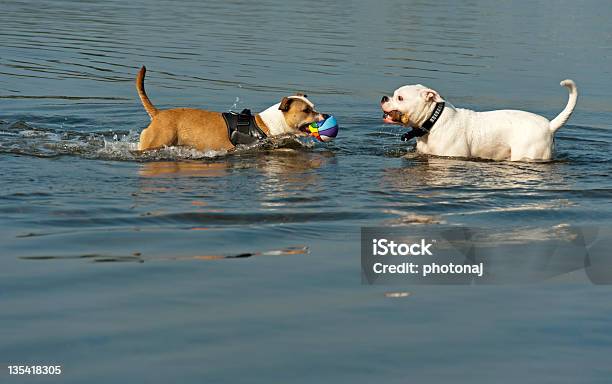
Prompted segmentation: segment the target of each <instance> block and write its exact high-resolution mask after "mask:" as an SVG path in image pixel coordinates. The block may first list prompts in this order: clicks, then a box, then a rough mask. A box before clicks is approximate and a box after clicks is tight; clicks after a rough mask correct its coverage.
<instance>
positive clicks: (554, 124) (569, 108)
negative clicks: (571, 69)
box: [550, 79, 578, 133]
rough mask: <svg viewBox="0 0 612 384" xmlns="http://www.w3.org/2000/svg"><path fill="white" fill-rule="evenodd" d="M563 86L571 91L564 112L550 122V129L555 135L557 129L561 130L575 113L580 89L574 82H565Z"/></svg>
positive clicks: (562, 83)
mask: <svg viewBox="0 0 612 384" xmlns="http://www.w3.org/2000/svg"><path fill="white" fill-rule="evenodd" d="M561 85H562V86H564V87H565V88H567V89H568V90H569V100H568V101H567V105H566V106H565V109H563V111H561V113H560V114H559V115H558V116H557V117H555V118H554V119H553V120H551V122H550V129H551V131H553V133H555V132H556V131H557V129H559V128H561V127H562V126H563V124H565V122H566V121H567V120H568V119H569V118H570V116H571V115H572V112H574V107H575V106H576V100H578V88H576V83H574V81H573V80H569V79H567V80H563V81H562V82H561Z"/></svg>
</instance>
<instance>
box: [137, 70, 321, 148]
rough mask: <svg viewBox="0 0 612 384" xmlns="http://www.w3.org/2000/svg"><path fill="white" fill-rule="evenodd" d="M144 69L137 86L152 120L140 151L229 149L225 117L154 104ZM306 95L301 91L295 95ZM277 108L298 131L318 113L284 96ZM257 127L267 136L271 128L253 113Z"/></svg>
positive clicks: (142, 134)
mask: <svg viewBox="0 0 612 384" xmlns="http://www.w3.org/2000/svg"><path fill="white" fill-rule="evenodd" d="M145 73H146V68H145V67H142V68H141V69H140V72H139V73H138V77H137V78H136V89H137V90H138V95H139V96H140V100H141V101H142V105H143V107H144V108H145V110H146V111H147V113H148V114H149V116H150V117H151V123H150V124H149V126H148V127H147V128H145V129H144V130H143V131H142V133H141V134H140V142H139V143H138V149H139V150H141V151H145V150H150V149H156V148H162V147H164V146H176V145H179V146H188V147H192V148H196V149H198V150H203V151H206V150H215V151H218V150H229V149H232V148H234V145H233V144H232V143H231V141H230V139H229V136H228V132H227V127H226V125H225V120H224V119H223V116H222V115H221V113H219V112H212V111H206V110H202V109H194V108H174V109H168V110H163V111H160V110H158V109H157V108H155V107H154V106H153V103H151V100H149V98H148V96H147V94H146V92H145V89H144V76H145ZM298 95H301V96H305V95H302V94H298ZM279 109H280V110H281V111H282V112H283V115H284V117H285V121H286V122H287V124H288V125H289V127H291V128H293V129H295V132H293V133H296V134H300V131H299V129H300V128H301V127H302V126H304V125H307V124H310V123H311V122H313V121H317V120H320V118H321V115H320V114H319V113H318V112H317V111H315V110H314V109H313V108H311V107H310V106H309V105H308V104H306V103H305V102H303V101H302V100H299V99H290V98H287V97H284V98H283V99H282V101H281V105H280V107H279ZM255 119H256V122H257V124H258V125H259V127H260V128H261V129H262V130H263V131H264V133H266V135H269V133H270V130H269V128H268V127H267V126H266V124H265V123H264V122H263V120H262V119H261V117H260V116H259V115H256V116H255Z"/></svg>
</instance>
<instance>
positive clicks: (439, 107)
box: [402, 102, 444, 141]
mask: <svg viewBox="0 0 612 384" xmlns="http://www.w3.org/2000/svg"><path fill="white" fill-rule="evenodd" d="M442 111H444V102H441V103H436V107H435V108H434V110H433V112H432V113H431V116H429V119H427V120H426V121H425V122H424V123H423V125H421V127H420V128H412V130H411V131H409V132H406V133H404V134H403V135H402V141H408V140H410V139H412V138H413V137H421V136H425V135H426V134H428V133H429V131H431V128H432V127H433V126H434V124H435V123H436V121H438V119H439V118H440V116H442Z"/></svg>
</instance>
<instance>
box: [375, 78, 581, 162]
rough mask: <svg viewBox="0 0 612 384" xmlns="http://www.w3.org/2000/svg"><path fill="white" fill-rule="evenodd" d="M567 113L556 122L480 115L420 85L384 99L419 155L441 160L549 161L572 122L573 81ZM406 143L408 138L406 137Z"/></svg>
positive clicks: (389, 119)
mask: <svg viewBox="0 0 612 384" xmlns="http://www.w3.org/2000/svg"><path fill="white" fill-rule="evenodd" d="M561 85H562V86H564V87H567V88H568V89H569V100H568V102H567V106H566V107H565V109H564V110H563V111H562V112H561V113H560V114H559V116H557V117H555V118H554V119H553V120H552V121H548V119H546V118H544V117H542V116H539V115H536V114H534V113H530V112H524V111H515V110H500V111H490V112H475V111H471V110H469V109H461V108H455V107H454V106H453V105H451V104H450V103H445V101H444V99H443V98H442V97H440V95H439V94H438V92H436V91H434V90H433V89H430V88H427V87H424V86H422V85H420V84H418V85H406V86H404V87H401V88H398V89H397V90H396V91H395V92H394V93H393V96H392V97H388V96H383V98H382V100H381V103H380V104H381V108H382V110H383V112H384V115H383V119H384V121H385V122H386V123H393V124H397V123H402V124H404V125H408V126H411V127H412V128H414V129H413V131H412V133H411V134H410V135H409V137H414V136H417V137H418V139H417V146H416V148H417V150H418V151H419V152H421V153H425V154H430V155H437V156H457V157H478V158H482V159H492V160H511V161H519V160H550V159H551V158H552V156H553V150H554V135H555V132H556V131H557V129H559V128H561V127H562V126H563V124H565V122H566V121H567V120H568V119H569V117H570V116H571V114H572V112H573V111H574V107H575V106H576V100H577V99H578V91H577V89H576V84H575V83H574V82H573V81H572V80H563V81H562V82H561ZM404 138H406V135H405V136H404Z"/></svg>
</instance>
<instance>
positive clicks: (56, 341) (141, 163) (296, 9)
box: [0, 0, 612, 383]
mask: <svg viewBox="0 0 612 384" xmlns="http://www.w3.org/2000/svg"><path fill="white" fill-rule="evenodd" d="M553 3H554V5H553ZM1 8H2V12H0V172H1V174H2V182H1V183H0V305H1V307H2V310H1V312H0V340H2V342H1V343H0V361H2V362H5V363H10V364H33V363H39V364H62V365H63V366H64V372H65V374H64V376H63V377H62V380H63V382H91V383H103V382H142V381H146V382H176V381H177V380H178V381H180V382H230V383H234V382H266V383H269V382H304V383H312V382H350V383H355V382H363V383H372V382H379V381H380V382H398V383H399V382H402V383H405V382H413V381H414V382H470V383H492V382H496V383H497V382H504V383H506V382H507V383H515V382H525V383H530V382H534V383H535V382H538V383H541V382H555V383H576V382H597V383H599V382H601V383H605V382H608V381H609V378H610V376H611V375H612V372H611V371H610V368H609V361H608V360H609V359H608V358H607V356H609V353H610V351H611V350H610V347H611V343H612V340H611V339H610V336H609V335H610V333H611V332H612V323H611V322H610V318H611V316H612V307H611V306H610V294H611V293H612V292H611V291H610V289H609V288H607V287H594V286H583V285H567V284H565V285H561V286H556V285H555V286H551V285H544V286H532V287H512V288H502V287H472V288H467V287H463V288H456V287H453V288H449V287H419V288H416V289H409V290H410V291H411V294H410V295H408V296H405V295H404V296H402V295H400V296H402V297H399V298H398V297H396V298H393V295H385V294H384V293H385V292H386V291H388V289H385V287H368V286H362V285H361V280H360V266H359V229H360V227H361V226H366V225H421V226H422V225H428V226H432V227H433V228H435V227H436V226H438V225H441V224H444V225H465V226H471V227H486V228H489V229H492V230H495V231H498V232H499V233H500V234H504V233H506V232H508V231H515V232H513V233H532V234H533V233H538V234H541V233H544V234H546V233H548V232H549V231H551V230H552V229H553V228H557V227H559V226H560V225H561V226H567V225H570V226H572V225H583V224H590V225H593V224H594V225H598V226H607V227H609V226H610V223H611V222H612V207H611V204H610V202H611V197H612V193H611V192H612V184H611V182H610V171H611V166H610V164H611V160H612V156H611V153H610V141H611V139H612V131H611V129H610V127H611V125H610V121H611V118H612V93H611V92H610V89H612V73H611V71H610V68H611V66H610V62H611V59H612V24H610V23H609V18H610V17H611V16H612V8H610V7H609V4H608V3H607V2H605V1H600V2H597V1H586V2H574V1H569V0H560V1H555V2H546V1H536V2H529V1H513V2H505V3H503V4H496V3H494V2H490V1H480V0H476V1H469V2H454V1H441V2H436V3H435V4H434V3H431V2H423V1H399V0H398V1H385V2H379V3H376V4H374V3H372V2H368V1H356V2H331V3H330V2H319V1H314V2H298V3H287V2H282V1H276V0H270V1H260V2H255V3H254V2H248V1H230V2H196V1H189V2H181V3H176V2H170V1H153V2H144V1H131V2H120V1H106V2H97V1H87V2H77V1H75V2H72V1H52V2H44V3H39V2H27V1H3V2H2V7H1ZM141 65H146V66H147V68H148V72H147V80H146V84H147V91H148V94H149V96H150V97H151V99H152V101H153V103H154V104H155V105H156V106H157V107H159V108H168V107H172V106H189V107H199V108H206V109H211V110H218V111H226V110H240V109H242V108H250V109H252V110H254V111H258V110H262V109H265V108H267V107H268V106H270V105H272V104H275V103H276V102H278V101H279V100H280V98H282V97H283V96H285V95H287V94H291V93H294V92H296V91H305V92H307V93H308V95H309V97H310V98H311V99H312V100H313V101H314V102H316V104H317V107H318V109H319V110H321V111H322V112H327V113H332V114H334V115H335V116H336V118H337V119H338V121H339V123H340V126H341V130H340V134H339V136H338V138H337V139H336V140H335V141H334V142H332V143H328V144H322V143H315V142H312V141H310V140H303V139H300V140H297V139H292V138H286V139H282V140H274V141H270V142H266V143H264V144H262V145H260V146H256V147H254V148H244V149H242V150H240V151H238V152H237V153H235V154H225V153H211V152H208V153H202V152H198V151H195V150H190V149H186V148H167V149H163V150H159V151H154V152H151V153H147V154H144V155H143V154H139V153H137V152H136V151H134V149H135V145H136V143H137V140H138V135H139V132H140V131H141V130H142V129H143V128H144V127H146V125H147V124H148V121H149V120H148V116H147V115H146V113H145V112H144V110H143V108H142V106H141V105H140V102H139V100H138V97H137V94H136V91H135V89H134V78H135V75H136V73H137V70H138V68H139V67H140V66H141ZM565 78H572V79H574V80H575V81H576V83H577V84H578V87H579V91H580V100H579V103H578V107H577V109H576V112H575V113H574V115H573V116H572V118H571V119H570V121H569V123H568V125H567V126H565V127H564V128H562V129H561V130H560V131H559V132H558V134H557V136H556V146H557V154H556V156H555V160H554V161H552V162H547V163H507V162H488V161H465V160H461V159H446V158H433V157H424V156H419V155H417V154H416V153H414V152H413V150H412V148H411V145H406V144H404V143H401V142H400V140H399V137H400V136H401V134H402V133H403V131H402V129H401V128H398V127H389V126H386V125H385V126H384V125H383V124H382V122H381V112H380V109H379V107H378V101H379V100H380V97H381V95H382V94H384V93H389V92H391V91H392V90H394V89H395V88H397V87H399V86H401V85H404V84H410V83H422V84H426V85H428V86H431V87H433V88H435V89H437V90H438V91H439V92H440V93H441V94H442V95H443V96H444V97H445V98H446V99H447V100H449V101H451V102H452V103H453V104H455V105H456V106H461V107H467V108H472V109H477V110H487V109H501V108H513V109H524V110H529V111H532V112H535V113H539V114H542V115H544V116H546V117H548V118H553V117H554V116H556V115H557V114H558V113H559V111H561V109H563V107H564V106H565V104H566V101H567V92H566V90H565V89H563V88H561V87H559V85H558V83H559V81H560V80H562V79H565ZM387 288H389V287H387ZM5 365H6V364H5ZM5 374H6V372H2V374H1V375H2V376H0V381H2V382H4V378H5V377H4V375H5ZM11 379H13V378H11ZM143 379H144V380H143Z"/></svg>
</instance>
